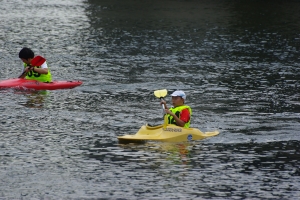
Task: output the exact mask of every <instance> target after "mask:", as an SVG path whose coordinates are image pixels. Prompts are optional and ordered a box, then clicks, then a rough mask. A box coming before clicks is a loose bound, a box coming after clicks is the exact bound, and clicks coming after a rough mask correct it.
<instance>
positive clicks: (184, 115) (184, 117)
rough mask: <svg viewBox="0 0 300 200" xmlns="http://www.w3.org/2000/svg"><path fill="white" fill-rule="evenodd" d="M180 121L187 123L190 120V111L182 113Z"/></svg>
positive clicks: (185, 110) (186, 110) (184, 110)
mask: <svg viewBox="0 0 300 200" xmlns="http://www.w3.org/2000/svg"><path fill="white" fill-rule="evenodd" d="M180 119H181V120H182V121H184V122H185V123H187V122H188V121H189V120H190V111H189V109H187V108H186V109H183V110H182V111H181V113H180Z"/></svg>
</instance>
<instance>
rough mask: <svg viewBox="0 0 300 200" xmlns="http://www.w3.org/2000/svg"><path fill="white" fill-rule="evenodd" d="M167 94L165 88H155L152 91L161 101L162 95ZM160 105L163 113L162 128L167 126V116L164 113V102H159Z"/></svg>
mask: <svg viewBox="0 0 300 200" xmlns="http://www.w3.org/2000/svg"><path fill="white" fill-rule="evenodd" d="M167 94H168V91H167V90H166V89H163V90H156V91H154V95H155V96H156V97H157V98H159V99H160V100H161V101H162V100H164V97H165V96H166V95H167ZM161 105H162V108H163V113H164V128H166V127H167V124H168V117H167V115H166V114H165V105H164V104H161Z"/></svg>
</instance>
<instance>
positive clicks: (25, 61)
mask: <svg viewBox="0 0 300 200" xmlns="http://www.w3.org/2000/svg"><path fill="white" fill-rule="evenodd" d="M21 60H22V61H23V62H24V63H26V64H27V65H29V64H30V62H31V60H32V59H31V58H28V59H24V58H21Z"/></svg>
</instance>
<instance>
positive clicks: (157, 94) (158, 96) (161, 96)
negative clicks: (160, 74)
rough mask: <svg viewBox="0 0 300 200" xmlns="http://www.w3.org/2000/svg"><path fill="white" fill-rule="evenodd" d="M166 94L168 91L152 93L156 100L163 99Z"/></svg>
mask: <svg viewBox="0 0 300 200" xmlns="http://www.w3.org/2000/svg"><path fill="white" fill-rule="evenodd" d="M167 94H168V91H167V90H166V89H164V90H156V91H154V95H155V96H156V97H157V98H163V97H165V96H166V95H167Z"/></svg>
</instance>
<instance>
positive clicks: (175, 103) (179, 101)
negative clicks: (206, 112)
mask: <svg viewBox="0 0 300 200" xmlns="http://www.w3.org/2000/svg"><path fill="white" fill-rule="evenodd" d="M183 102H184V100H183V98H181V97H172V104H173V106H174V107H177V106H181V105H183Z"/></svg>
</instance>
